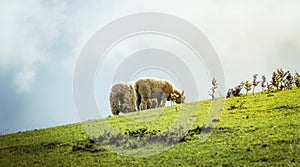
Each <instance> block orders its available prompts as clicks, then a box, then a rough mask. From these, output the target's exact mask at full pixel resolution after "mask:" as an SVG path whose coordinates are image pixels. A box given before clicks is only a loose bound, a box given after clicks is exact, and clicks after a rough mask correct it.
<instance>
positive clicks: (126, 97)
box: [109, 82, 137, 115]
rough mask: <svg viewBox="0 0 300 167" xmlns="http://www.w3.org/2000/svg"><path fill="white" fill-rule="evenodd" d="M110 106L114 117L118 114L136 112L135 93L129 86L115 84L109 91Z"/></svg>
mask: <svg viewBox="0 0 300 167" xmlns="http://www.w3.org/2000/svg"><path fill="white" fill-rule="evenodd" d="M109 100H110V106H111V112H112V113H113V114H114V115H119V113H120V112H122V113H128V112H133V111H137V107H136V101H137V97H136V92H135V90H134V87H133V86H132V85H131V84H127V83H123V82H120V83H116V84H114V85H113V86H112V88H111V91H110V98H109Z"/></svg>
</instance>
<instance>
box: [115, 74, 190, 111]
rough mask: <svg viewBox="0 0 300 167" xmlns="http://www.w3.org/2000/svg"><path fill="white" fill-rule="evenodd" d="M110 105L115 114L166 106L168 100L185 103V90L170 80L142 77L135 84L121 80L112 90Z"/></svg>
mask: <svg viewBox="0 0 300 167" xmlns="http://www.w3.org/2000/svg"><path fill="white" fill-rule="evenodd" d="M109 100H110V106H111V111H112V113H113V114H114V115H119V113H128V112H134V111H140V110H146V109H150V108H157V107H164V106H165V104H166V101H171V102H175V103H177V104H180V103H184V100H185V96H184V91H180V90H178V89H177V88H176V87H175V86H174V85H173V84H172V83H171V82H170V81H167V80H161V79H156V78H142V79H139V80H137V81H136V82H135V84H134V85H133V84H130V83H124V82H119V83H116V84H114V85H113V86H112V88H111V91H110V98H109Z"/></svg>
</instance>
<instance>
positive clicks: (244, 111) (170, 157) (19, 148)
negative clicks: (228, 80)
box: [0, 88, 300, 166]
mask: <svg viewBox="0 0 300 167" xmlns="http://www.w3.org/2000/svg"><path fill="white" fill-rule="evenodd" d="M187 106H188V107H189V108H188V110H189V111H190V112H192V113H194V115H193V116H194V117H195V118H196V121H195V124H194V125H193V127H192V129H193V128H196V127H197V126H201V125H202V124H203V118H204V117H205V116H206V113H207V112H206V111H208V109H209V107H210V101H203V102H201V103H200V109H199V108H198V107H197V106H198V105H197V103H192V104H187ZM176 108H177V106H172V107H169V108H167V109H165V110H164V112H163V113H162V114H161V115H160V116H159V117H158V118H157V119H156V120H152V121H150V122H146V123H135V122H133V121H129V120H128V119H127V118H126V117H125V115H123V116H118V117H110V118H107V119H106V120H105V121H107V122H109V123H111V124H112V125H114V126H115V127H116V128H117V129H118V130H119V131H121V132H125V131H126V130H127V129H130V130H134V129H139V128H146V129H147V130H148V131H150V130H152V131H153V130H161V131H163V130H164V129H166V128H167V127H168V126H170V125H171V123H172V122H173V121H172V120H173V119H174V118H176V116H177V114H178V112H176ZM198 109H199V110H200V112H198V111H196V110H198ZM158 112H159V111H157V110H153V111H143V113H133V114H131V116H132V117H139V116H143V117H146V118H148V117H150V116H151V115H153V114H157V113H158ZM138 114H139V115H138ZM90 124H93V125H95V126H96V125H97V122H95V121H92V122H91V123H90ZM299 126H300V89H296V88H294V89H293V90H285V91H281V92H276V93H272V94H263V93H256V94H255V95H248V96H242V97H233V98H229V99H226V104H225V110H224V112H223V114H222V117H221V119H220V122H219V124H218V126H217V128H216V129H215V130H214V131H213V133H212V134H211V136H210V138H209V139H207V140H205V141H204V142H199V140H198V139H199V138H198V136H197V134H195V135H191V134H188V135H187V137H186V141H183V142H180V143H178V144H176V145H175V146H174V147H172V148H170V149H169V150H167V151H166V152H163V153H160V154H157V155H153V156H148V157H127V156H121V155H117V154H115V153H111V152H109V151H106V150H105V149H103V148H102V147H100V146H98V145H96V144H94V143H93V142H91V141H90V140H89V138H88V136H87V134H86V131H85V130H84V128H83V127H82V126H81V124H72V125H67V126H61V127H54V128H49V129H43V130H37V131H28V132H23V133H18V134H11V135H4V136H0V166H20V165H21V166H32V165H39V166H40V165H43V166H44V165H46V166H54V165H58V164H64V165H68V166H69V165H80V166H83V165H102V166H116V165H120V166H124V165H126V166H128V165H130V166H132V165H135V166H158V165H159V166H180V165H182V166H195V165H196V164H198V165H200V166H215V165H222V166H232V165H233V166H244V165H247V166H253V165H256V166H258V165H262V166H281V165H290V166H300V158H299V157H300V156H299V155H300V128H299Z"/></svg>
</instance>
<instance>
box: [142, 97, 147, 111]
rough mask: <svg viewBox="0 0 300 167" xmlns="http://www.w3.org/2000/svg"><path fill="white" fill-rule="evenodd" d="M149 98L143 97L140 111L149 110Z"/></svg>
mask: <svg viewBox="0 0 300 167" xmlns="http://www.w3.org/2000/svg"><path fill="white" fill-rule="evenodd" d="M148 99H149V98H147V97H143V98H142V102H141V104H140V110H147V101H148Z"/></svg>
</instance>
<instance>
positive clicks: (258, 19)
mask: <svg viewBox="0 0 300 167" xmlns="http://www.w3.org/2000/svg"><path fill="white" fill-rule="evenodd" d="M299 7H300V2H299V1H297V0H284V1H283V0H244V1H239V0H228V1H222V0H210V1H204V0H203V1H196V0H190V1H176V0H165V1H163V2H161V1H159V0H152V1H141V0H110V1H104V0H100V1H97V0H88V1H79V0H72V1H70V0H65V1H59V0H54V1H47V0H27V1H26V2H25V1H17V0H11V1H5V0H3V1H1V2H0V25H1V26H0V36H1V38H0V43H1V45H0V135H1V134H7V133H15V132H18V131H25V130H32V129H40V128H47V127H52V126H58V125H64V124H69V123H75V122H78V121H80V119H79V118H78V116H77V113H76V108H75V104H74V99H73V92H72V84H73V74H74V68H75V66H76V63H77V59H78V57H79V55H80V53H81V51H82V49H83V48H84V46H85V45H86V44H87V42H88V41H89V39H90V38H91V37H92V36H93V35H94V34H95V33H96V32H97V31H98V30H99V29H101V28H102V27H103V26H105V25H107V24H108V23H110V22H112V21H114V20H116V19H118V18H120V17H123V16H127V15H130V14H136V13H140V12H160V13H167V14H171V15H174V16H177V17H180V18H183V19H185V20H187V21H188V22H190V23H191V24H193V25H195V26H196V27H197V28H198V29H199V30H201V31H202V32H203V33H204V34H205V35H206V37H207V39H208V40H209V41H210V42H211V44H212V45H213V47H214V49H215V51H216V52H217V54H218V57H219V59H220V61H221V63H222V66H223V71H224V75H225V83H226V88H231V87H234V86H235V85H237V84H238V83H240V82H241V81H245V80H251V78H252V75H253V74H255V73H258V74H260V75H266V76H267V77H268V76H270V75H271V74H272V71H274V70H276V69H277V68H283V69H286V70H290V71H291V72H294V71H296V70H297V71H298V72H299V71H300V66H299V65H300V64H299V62H300V22H299V20H300V11H299ZM138 40H144V41H145V40H146V38H145V39H137V41H138ZM135 42H136V41H135ZM133 43H134V42H133ZM136 43H138V44H140V42H136ZM158 44H160V43H158ZM150 45H151V43H150V44H148V45H144V47H145V46H150ZM174 45H175V44H174ZM126 46H127V47H129V46H132V45H124V46H123V49H125V50H126V49H128V48H126ZM171 46H173V45H171ZM162 47H170V46H167V45H162ZM176 48H177V47H176ZM120 51H123V50H119V52H120ZM114 52H116V53H118V50H117V49H115V51H113V50H112V53H111V54H112V55H113V53H114ZM112 57H113V58H112V60H111V61H116V63H118V57H114V56H112ZM154 75H155V74H154ZM96 82H97V79H96ZM208 89H209V88H207V91H208ZM205 91H206V90H205ZM107 92H108V90H107ZM106 96H107V93H106ZM96 98H98V97H96ZM205 98H209V96H208V93H207V96H201V97H200V99H205ZM105 110H109V108H108V107H107V106H106V109H105ZM108 113H109V111H107V112H106V114H104V116H107V115H108Z"/></svg>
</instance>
